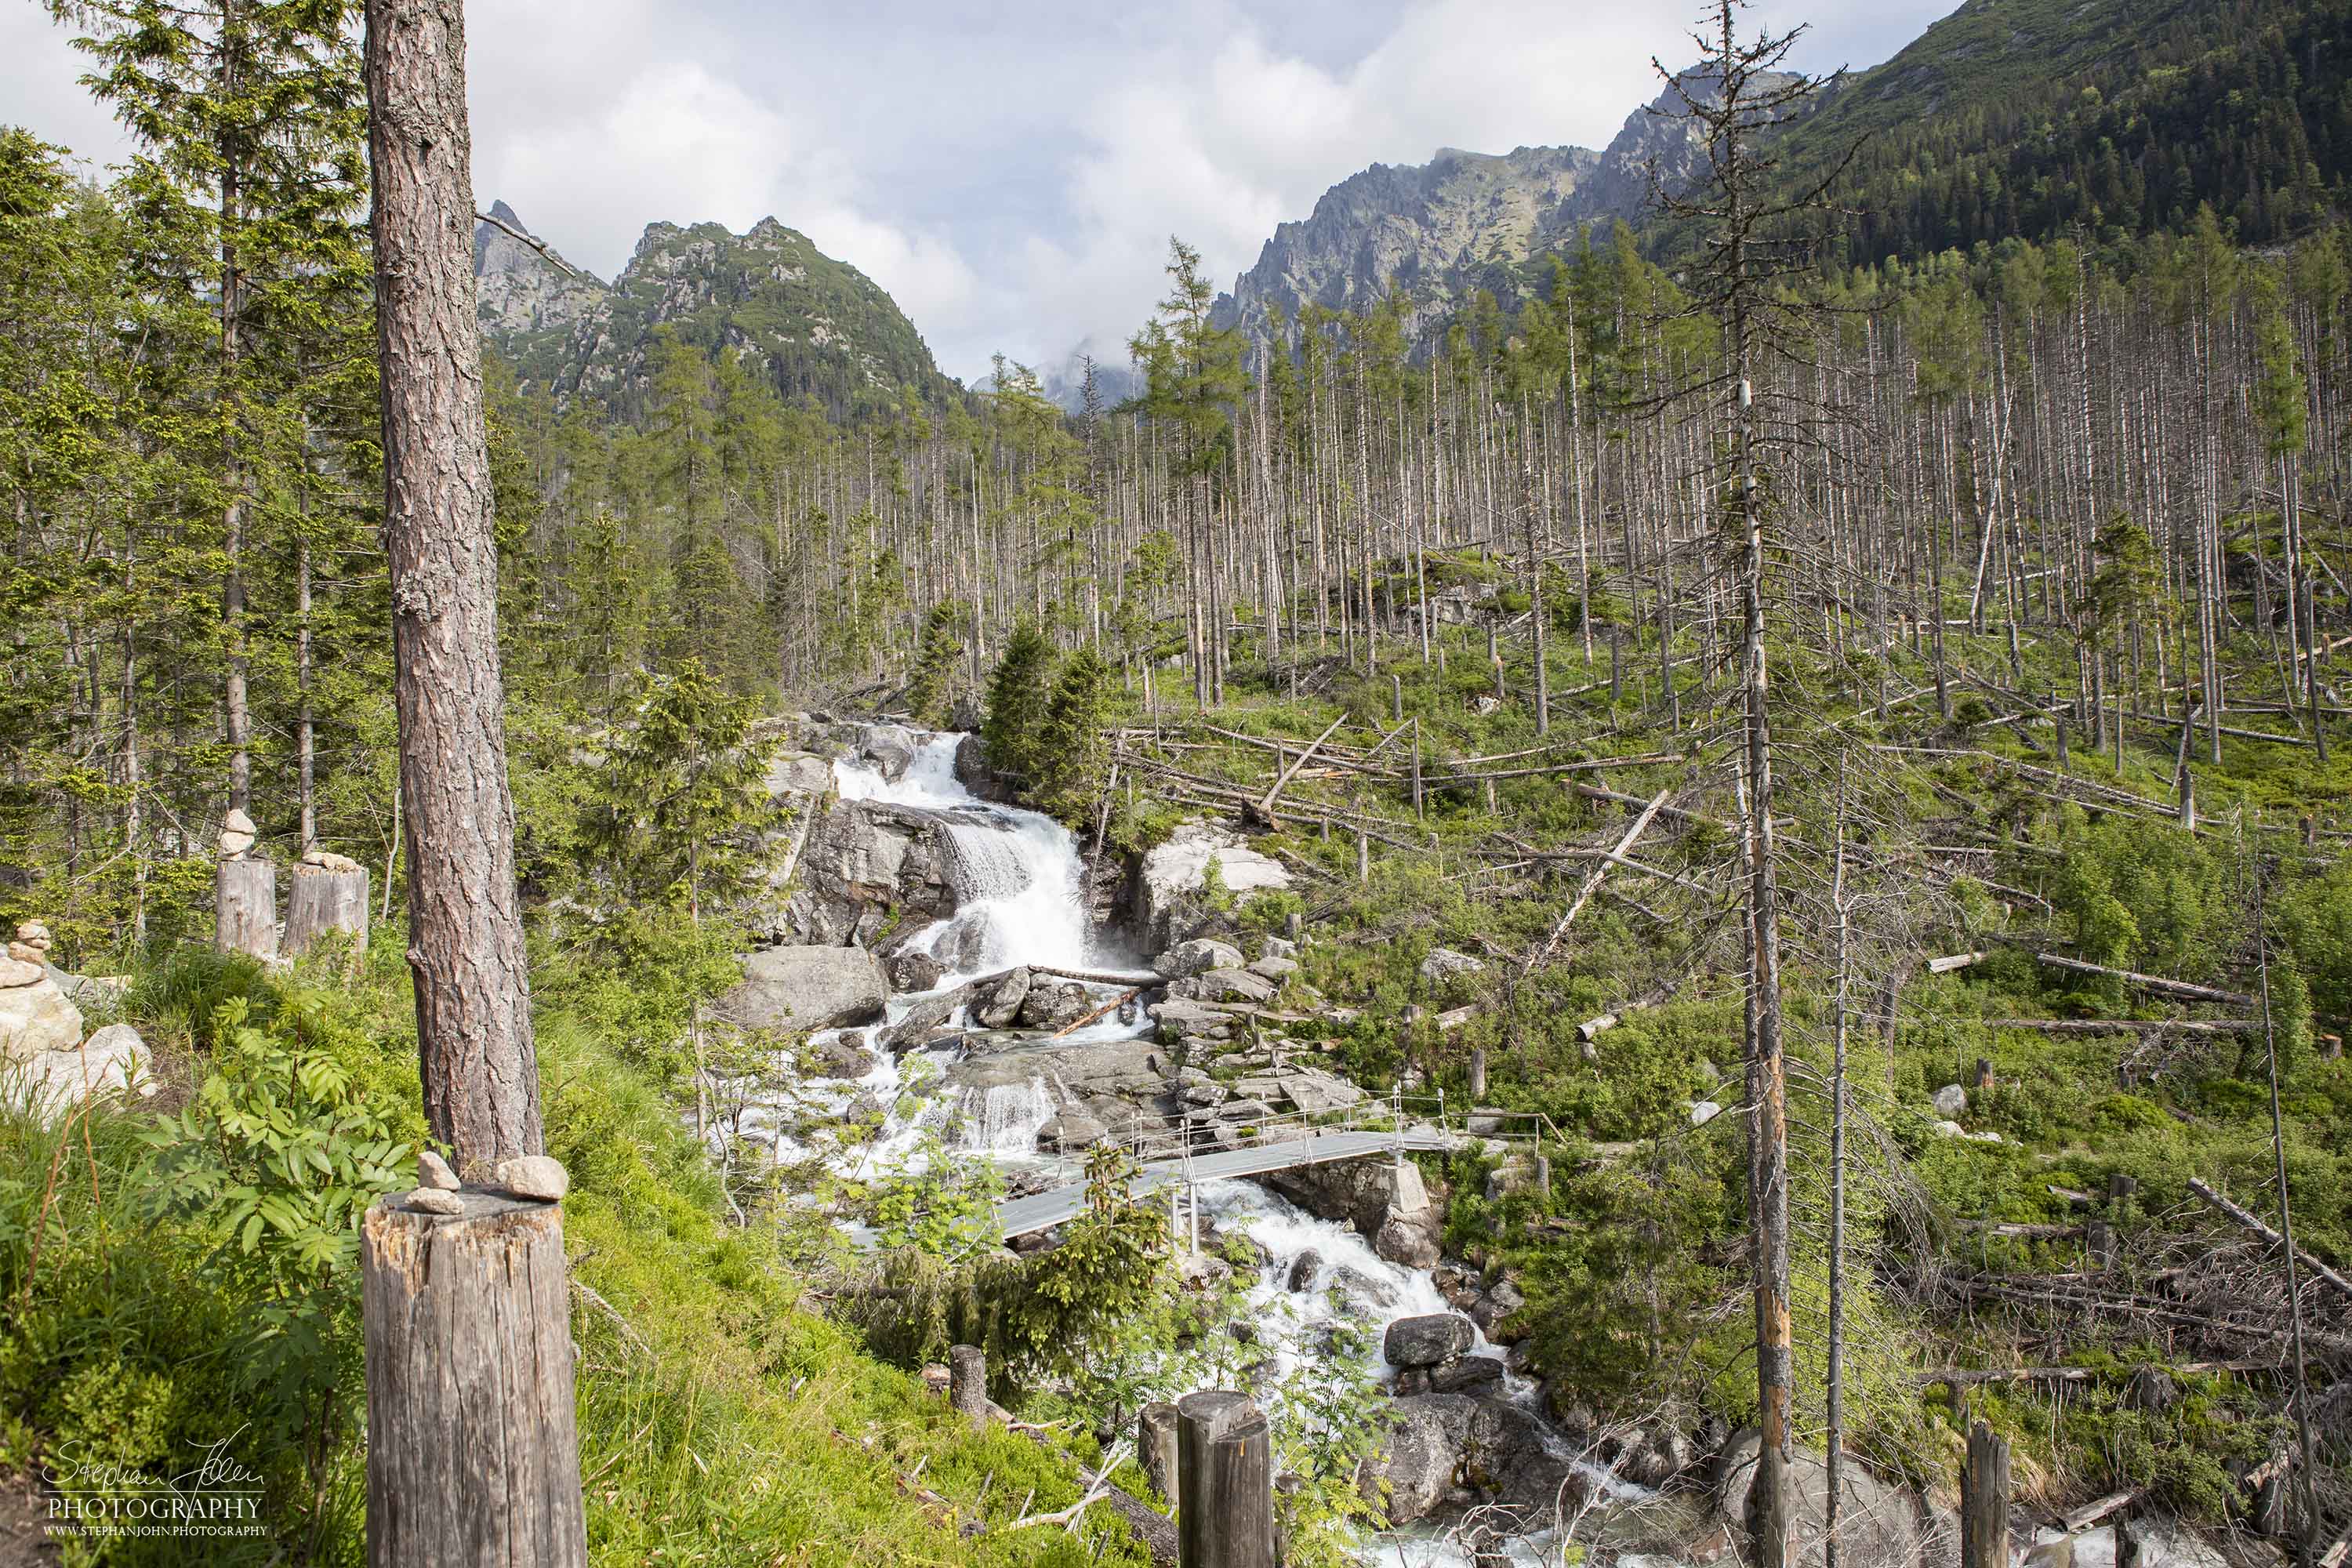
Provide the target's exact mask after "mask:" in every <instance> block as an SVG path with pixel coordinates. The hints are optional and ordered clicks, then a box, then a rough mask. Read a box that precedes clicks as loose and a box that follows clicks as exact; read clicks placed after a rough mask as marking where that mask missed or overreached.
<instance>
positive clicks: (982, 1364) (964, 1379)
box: [948, 1345, 988, 1426]
mask: <svg viewBox="0 0 2352 1568" xmlns="http://www.w3.org/2000/svg"><path fill="white" fill-rule="evenodd" d="M948 1404H949V1405H952V1406H953V1407H954V1408H955V1409H956V1410H957V1411H958V1412H959V1413H961V1415H962V1416H963V1418H964V1419H965V1420H967V1421H969V1422H971V1424H972V1425H973V1426H987V1425H988V1352H985V1351H983V1350H982V1349H981V1348H980V1347H979V1346H978V1345H950V1347H948Z"/></svg>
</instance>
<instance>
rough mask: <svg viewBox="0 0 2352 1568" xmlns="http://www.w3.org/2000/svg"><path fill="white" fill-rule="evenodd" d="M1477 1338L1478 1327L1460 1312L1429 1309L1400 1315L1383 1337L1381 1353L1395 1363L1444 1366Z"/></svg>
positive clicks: (1410, 1365) (1400, 1365)
mask: <svg viewBox="0 0 2352 1568" xmlns="http://www.w3.org/2000/svg"><path fill="white" fill-rule="evenodd" d="M1477 1342H1478V1331H1477V1330H1476V1328H1475V1327H1474V1326H1472V1324H1471V1321H1470V1320H1469V1319H1467V1318H1465V1317H1464V1316H1463V1315H1462V1314H1461V1313H1459V1312H1429V1313H1425V1314H1423V1316H1421V1317H1417V1318H1399V1319H1398V1320H1397V1321H1394V1322H1392V1323H1391V1324H1390V1325H1389V1329H1388V1332H1387V1334H1386V1335H1384V1336H1383V1337H1382V1338H1381V1354H1382V1355H1383V1356H1385V1357H1387V1358H1388V1363H1389V1364H1390V1365H1391V1366H1394V1367H1415V1366H1444V1364H1445V1363H1448V1362H1450V1361H1452V1360H1454V1358H1455V1357H1457V1356H1459V1355H1462V1354H1464V1353H1465V1352H1467V1351H1468V1350H1469V1349H1470V1347H1471V1346H1472V1345H1474V1344H1476V1343H1477Z"/></svg>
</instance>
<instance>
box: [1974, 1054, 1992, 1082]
mask: <svg viewBox="0 0 2352 1568" xmlns="http://www.w3.org/2000/svg"><path fill="white" fill-rule="evenodd" d="M1977 1087H1978V1088H1979V1089H1990V1088H1991V1087H1992V1063H1991V1062H1990V1061H1988V1060H1986V1059H1985V1058H1983V1057H1979V1058H1977Z"/></svg>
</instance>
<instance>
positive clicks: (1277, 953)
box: [1262, 936, 1298, 958]
mask: <svg viewBox="0 0 2352 1568" xmlns="http://www.w3.org/2000/svg"><path fill="white" fill-rule="evenodd" d="M1262 951H1263V952H1264V953H1265V956H1266V957H1268V958H1297V956H1298V944H1297V942H1289V941H1286V940H1285V939H1283V938H1281V937H1278V936H1270V937H1267V938H1266V939H1265V945H1264V948H1263V949H1262Z"/></svg>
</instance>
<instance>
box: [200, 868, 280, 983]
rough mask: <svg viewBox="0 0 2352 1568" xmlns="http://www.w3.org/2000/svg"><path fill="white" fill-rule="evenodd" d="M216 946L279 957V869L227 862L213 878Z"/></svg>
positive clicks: (228, 949)
mask: <svg viewBox="0 0 2352 1568" xmlns="http://www.w3.org/2000/svg"><path fill="white" fill-rule="evenodd" d="M213 909H214V924H213V945H214V946H215V947H216V948H218V949H219V950H220V951H221V952H242V953H248V954H250V955H251V956H253V957H255V958H261V959H269V958H275V957H277V956H278V868H277V867H275V866H273V865H271V864H270V863H269V862H268V861H267V860H253V859H238V860H224V861H222V862H221V863H220V869H219V870H218V871H216V872H215V873H214V876H213Z"/></svg>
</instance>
